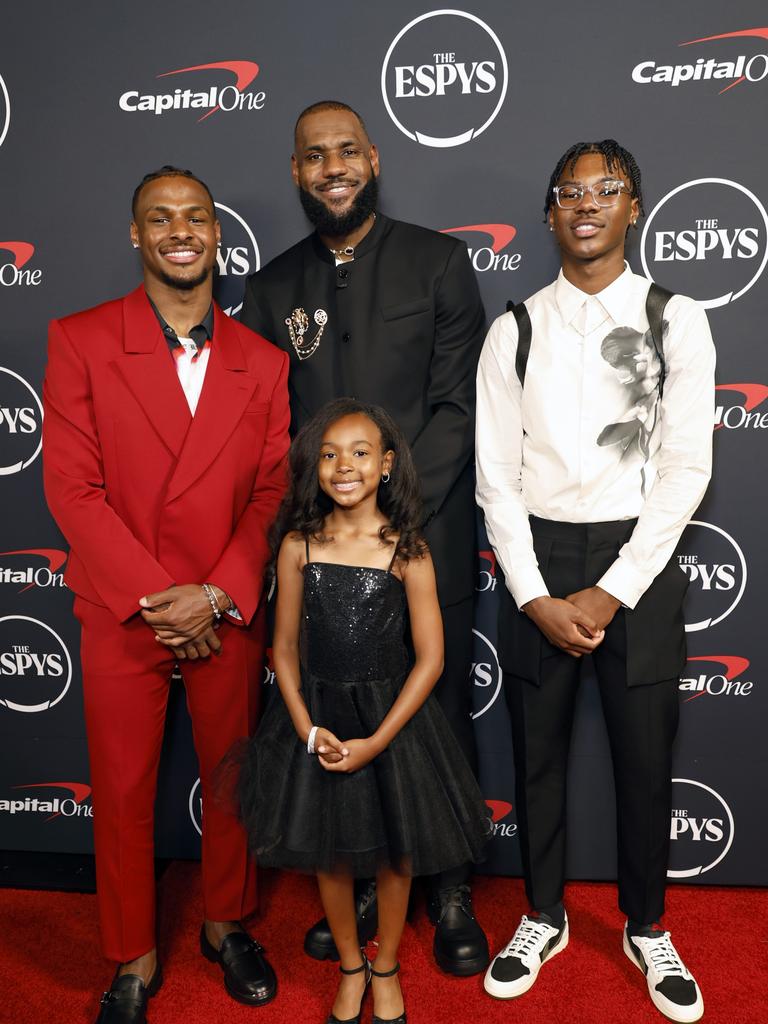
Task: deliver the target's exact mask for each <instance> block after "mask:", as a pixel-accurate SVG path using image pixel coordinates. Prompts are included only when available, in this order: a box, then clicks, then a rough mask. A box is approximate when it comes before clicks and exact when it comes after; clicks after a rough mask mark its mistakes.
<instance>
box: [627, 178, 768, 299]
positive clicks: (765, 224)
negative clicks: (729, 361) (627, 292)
mask: <svg viewBox="0 0 768 1024" xmlns="http://www.w3.org/2000/svg"><path fill="white" fill-rule="evenodd" d="M640 254H641V259H642V262H643V270H644V271H645V276H646V277H648V278H650V279H651V280H652V281H655V280H657V279H658V280H660V281H663V282H664V287H665V288H669V289H670V291H673V292H680V293H681V294H683V295H690V296H692V297H693V298H694V299H696V300H697V301H698V302H700V303H701V305H702V306H704V307H705V309H715V308H716V307H717V306H725V305H727V304H728V303H729V302H735V301H736V299H740V298H741V296H742V295H745V294H746V293H747V292H748V291H749V289H750V288H751V287H752V286H753V285H754V284H755V282H756V281H757V280H758V278H759V277H760V275H761V274H762V272H763V270H764V269H765V265H766V262H768V213H766V210H765V207H764V206H763V204H762V203H761V202H760V200H759V199H758V198H757V196H756V195H755V194H754V192H750V190H749V189H748V188H745V186H744V185H741V184H739V182H737V181H730V180H729V179H728V178H697V179H696V180H695V181H686V182H684V183H683V184H682V185H678V186H677V187H676V188H673V189H672V191H671V192H668V193H667V194H666V195H665V196H664V198H663V199H661V201H660V202H658V203H657V204H656V206H655V207H654V209H653V210H652V212H651V214H650V216H649V217H648V219H647V221H646V222H645V227H644V228H643V235H642V240H641V243H640Z"/></svg>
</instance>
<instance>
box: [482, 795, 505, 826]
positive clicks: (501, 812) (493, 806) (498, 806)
mask: <svg viewBox="0 0 768 1024" xmlns="http://www.w3.org/2000/svg"><path fill="white" fill-rule="evenodd" d="M485 802H486V804H487V806H488V809H489V811H490V812H491V818H492V820H493V821H494V823H495V822H497V821H501V819H502V818H506V816H507V815H508V814H509V812H510V811H511V810H512V804H509V803H507V801H506V800H486V801H485Z"/></svg>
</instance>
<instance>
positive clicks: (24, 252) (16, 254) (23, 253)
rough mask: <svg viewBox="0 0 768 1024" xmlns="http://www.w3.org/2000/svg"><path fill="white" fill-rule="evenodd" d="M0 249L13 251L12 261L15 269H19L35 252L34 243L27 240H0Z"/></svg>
mask: <svg viewBox="0 0 768 1024" xmlns="http://www.w3.org/2000/svg"><path fill="white" fill-rule="evenodd" d="M0 249H7V250H8V252H12V253H13V262H14V263H15V264H16V269H17V270H21V268H22V267H23V266H24V264H25V263H29V261H30V260H31V259H32V257H33V256H34V254H35V247H34V245H31V244H30V243H29V242H0Z"/></svg>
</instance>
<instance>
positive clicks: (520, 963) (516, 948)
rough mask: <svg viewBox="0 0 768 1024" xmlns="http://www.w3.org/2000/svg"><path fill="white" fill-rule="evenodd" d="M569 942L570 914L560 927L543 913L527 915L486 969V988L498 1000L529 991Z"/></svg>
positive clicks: (511, 997)
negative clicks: (545, 962) (543, 965)
mask: <svg viewBox="0 0 768 1024" xmlns="http://www.w3.org/2000/svg"><path fill="white" fill-rule="evenodd" d="M567 945H568V917H567V915H566V918H565V921H564V922H563V927H562V928H556V927H555V926H554V925H553V924H552V923H551V922H550V920H549V918H548V917H547V916H546V915H544V914H542V915H541V916H540V917H538V918H531V917H527V916H526V915H525V914H523V919H522V921H521V922H520V924H519V925H518V928H517V931H516V932H515V934H514V935H513V936H512V938H511V939H510V941H509V943H508V944H507V945H506V946H505V947H504V949H502V951H501V952H500V953H499V954H498V956H496V957H494V959H493V960H492V961H491V966H490V967H489V968H488V970H487V971H486V972H485V981H484V982H483V984H484V986H485V991H486V992H487V993H488V994H489V995H492V996H495V997H496V998H497V999H514V998H515V996H521V995H522V994H523V992H527V991H528V989H529V988H531V987H532V986H533V983H534V982H535V981H536V978H537V976H538V973H539V970H540V968H541V965H542V964H543V963H544V961H545V960H549V958H550V957H552V956H556V955H557V954H558V953H561V952H562V951H563V950H564V949H565V947H566V946H567Z"/></svg>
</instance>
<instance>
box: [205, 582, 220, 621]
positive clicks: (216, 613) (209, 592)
mask: <svg viewBox="0 0 768 1024" xmlns="http://www.w3.org/2000/svg"><path fill="white" fill-rule="evenodd" d="M201 585H202V588H203V593H204V594H205V596H206V597H207V598H208V602H209V604H210V606H211V611H212V612H213V617H214V619H215V620H216V621H217V622H218V621H219V619H220V618H221V608H219V602H218V601H217V600H216V595H215V594H214V592H213V589H212V588H211V585H210V583H203V584H201Z"/></svg>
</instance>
